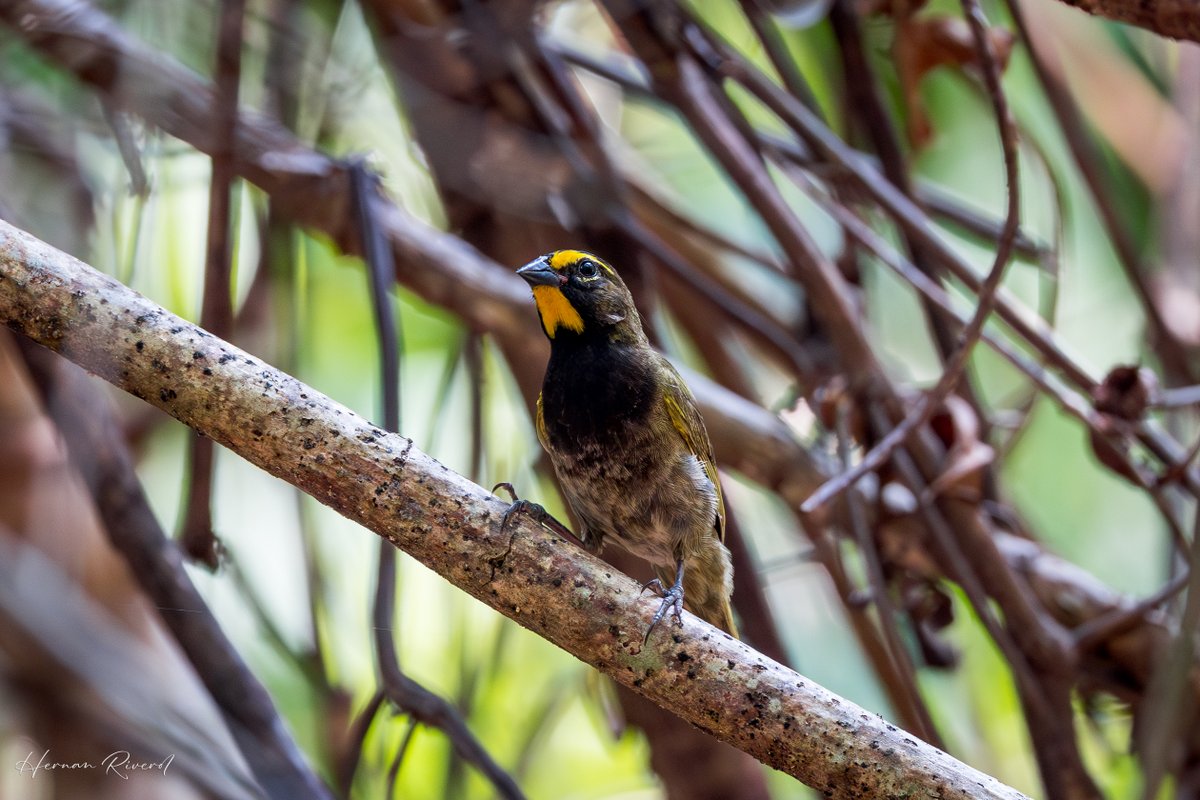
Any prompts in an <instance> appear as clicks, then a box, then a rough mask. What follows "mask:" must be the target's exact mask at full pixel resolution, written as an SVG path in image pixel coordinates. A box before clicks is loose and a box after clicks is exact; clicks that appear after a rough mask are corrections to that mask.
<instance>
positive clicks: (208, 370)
mask: <svg viewBox="0 0 1200 800" xmlns="http://www.w3.org/2000/svg"><path fill="white" fill-rule="evenodd" d="M204 374H205V375H212V370H211V369H209V368H208V367H205V368H204Z"/></svg>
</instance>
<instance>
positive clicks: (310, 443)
mask: <svg viewBox="0 0 1200 800" xmlns="http://www.w3.org/2000/svg"><path fill="white" fill-rule="evenodd" d="M302 444H303V446H304V449H305V450H312V449H313V448H314V447H316V446H317V442H316V440H315V439H305V440H304V441H303V443H302Z"/></svg>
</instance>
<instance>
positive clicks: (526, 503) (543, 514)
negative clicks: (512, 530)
mask: <svg viewBox="0 0 1200 800" xmlns="http://www.w3.org/2000/svg"><path fill="white" fill-rule="evenodd" d="M497 489H503V490H504V491H506V492H508V495H509V497H511V498H512V504H511V505H510V506H509V507H508V508H507V509H505V511H504V516H503V517H501V518H500V532H501V533H504V531H506V530H508V525H509V523H510V522H511V521H512V518H513V517H514V516H516V515H518V514H525V515H526V516H528V517H529V518H530V519H532V520H533V521H534V522H537V523H538V524H540V525H544V526H546V527H547V528H549V529H550V530H552V531H554V532H555V533H557V534H558V535H559V536H562V537H564V538H566V539H568V540H570V541H578V539H577V538H576V537H575V534H573V533H571V529H570V528H568V527H567V526H566V525H563V524H562V523H561V522H559V521H558V520H556V519H555V518H554V517H553V515H551V514H550V512H549V511H547V510H546V509H545V508H543V507H542V506H541V505H540V504H538V503H535V502H533V501H532V500H522V499H521V498H520V497H518V496H517V492H516V490H515V489H513V485H512V484H511V483H497V484H496V485H495V486H493V487H492V494H496V490H497Z"/></svg>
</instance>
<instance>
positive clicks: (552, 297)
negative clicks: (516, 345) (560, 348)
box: [533, 286, 583, 339]
mask: <svg viewBox="0 0 1200 800" xmlns="http://www.w3.org/2000/svg"><path fill="white" fill-rule="evenodd" d="M533 300H534V302H535V303H537V310H538V316H540V317H541V318H542V328H544V329H545V331H546V335H547V336H549V337H550V338H551V339H553V338H554V334H555V333H556V332H557V331H558V329H559V328H566V329H567V330H569V331H574V332H575V333H583V317H581V316H579V312H578V311H576V310H575V306H573V305H571V301H570V300H568V299H567V297H566V295H564V294H563V293H562V289H559V288H558V287H557V286H535V287H533Z"/></svg>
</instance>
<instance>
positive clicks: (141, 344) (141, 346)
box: [134, 340, 146, 353]
mask: <svg viewBox="0 0 1200 800" xmlns="http://www.w3.org/2000/svg"><path fill="white" fill-rule="evenodd" d="M134 347H135V348H137V351H138V352H139V353H140V352H142V350H144V349H145V348H146V343H145V342H143V341H140V340H139V341H138V343H137V344H135V345H134Z"/></svg>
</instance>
